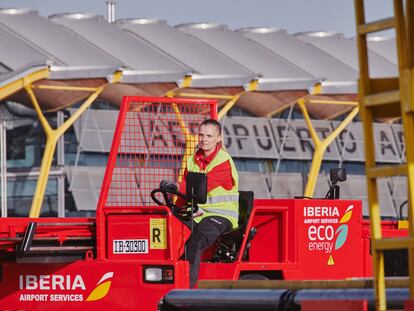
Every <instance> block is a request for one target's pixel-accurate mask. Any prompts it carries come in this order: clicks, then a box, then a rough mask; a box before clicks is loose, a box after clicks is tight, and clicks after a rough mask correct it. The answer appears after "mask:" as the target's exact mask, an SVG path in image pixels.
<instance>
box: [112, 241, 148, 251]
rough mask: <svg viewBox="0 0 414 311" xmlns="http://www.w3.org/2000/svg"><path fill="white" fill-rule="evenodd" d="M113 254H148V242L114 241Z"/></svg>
mask: <svg viewBox="0 0 414 311" xmlns="http://www.w3.org/2000/svg"><path fill="white" fill-rule="evenodd" d="M112 252H113V254H148V240H146V239H139V240H113V251H112Z"/></svg>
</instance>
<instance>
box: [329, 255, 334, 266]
mask: <svg viewBox="0 0 414 311" xmlns="http://www.w3.org/2000/svg"><path fill="white" fill-rule="evenodd" d="M334 265H335V261H334V259H333V257H332V255H329V259H328V266H334Z"/></svg>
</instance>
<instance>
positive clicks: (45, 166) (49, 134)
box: [25, 72, 122, 218]
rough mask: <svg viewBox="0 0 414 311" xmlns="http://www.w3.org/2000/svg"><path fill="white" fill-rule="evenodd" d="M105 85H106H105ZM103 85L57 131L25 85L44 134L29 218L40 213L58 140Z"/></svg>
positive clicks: (114, 81) (115, 80)
mask: <svg viewBox="0 0 414 311" xmlns="http://www.w3.org/2000/svg"><path fill="white" fill-rule="evenodd" d="M121 75H122V74H121V73H120V72H118V73H115V75H114V78H113V80H112V83H116V82H119V81H120V79H121ZM106 85H107V84H106ZM106 85H103V86H101V87H99V88H96V89H95V91H94V92H93V93H92V94H91V95H90V96H89V97H88V99H87V100H86V101H85V102H84V103H83V104H82V105H81V107H80V108H79V109H78V110H77V111H76V112H75V113H74V114H73V115H72V116H71V117H70V118H69V119H67V120H66V121H65V122H64V123H63V124H62V125H61V126H59V127H58V128H57V129H52V127H51V126H50V124H49V123H48V121H47V119H46V117H45V116H44V114H43V112H42V110H41V109H40V105H39V103H38V101H37V98H36V95H35V94H34V92H33V87H32V85H31V83H29V84H27V85H25V89H26V92H27V93H28V94H29V96H30V100H31V101H32V104H33V107H34V109H35V110H36V113H37V115H38V118H39V120H40V123H41V125H42V127H43V129H44V131H45V134H46V146H45V151H44V153H43V158H42V164H41V166H40V172H39V179H38V180H37V184H36V190H35V193H34V197H33V201H32V206H31V209H30V214H29V217H31V218H38V217H39V216H40V211H41V208H42V203H43V198H44V194H45V191H46V185H47V181H48V177H49V172H50V168H51V166H52V162H53V155H54V152H55V149H56V144H57V142H58V140H59V138H60V137H61V136H62V135H63V134H64V133H65V132H66V131H67V130H68V129H69V127H70V126H72V125H73V123H75V121H76V120H77V119H78V118H79V117H80V116H81V115H82V113H83V112H85V110H86V109H87V108H88V107H89V106H90V105H91V104H92V103H93V102H94V101H95V99H96V98H97V97H98V96H99V94H100V93H101V92H102V91H103V90H104V88H105V86H106Z"/></svg>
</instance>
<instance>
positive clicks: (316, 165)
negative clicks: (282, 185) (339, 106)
mask: <svg viewBox="0 0 414 311" xmlns="http://www.w3.org/2000/svg"><path fill="white" fill-rule="evenodd" d="M298 105H299V107H300V109H301V111H302V114H303V117H304V118H305V122H306V125H307V126H308V129H309V133H310V135H311V138H312V141H313V143H314V146H315V151H314V153H313V158H312V164H311V168H310V170H309V175H308V182H307V183H306V187H305V193H304V196H305V197H312V196H313V194H314V192H315V186H316V181H317V179H318V175H319V170H320V168H321V164H322V160H323V156H324V154H325V151H326V149H327V148H328V146H329V145H330V144H331V143H332V142H333V141H334V139H335V138H336V137H337V136H338V135H339V134H340V133H341V132H342V131H343V130H344V128H345V127H347V126H348V124H349V123H351V122H352V120H353V119H354V117H355V116H356V115H357V114H358V111H359V108H358V106H356V107H355V108H354V109H353V110H352V111H351V112H350V113H349V114H348V116H347V117H346V118H345V119H344V120H343V121H342V122H341V123H340V124H339V125H338V126H337V128H336V129H335V130H334V131H333V132H332V133H331V134H329V135H328V137H326V138H325V139H323V140H320V138H319V137H318V134H317V133H316V131H315V128H314V127H313V125H312V122H311V119H310V116H309V113H308V110H307V109H306V105H305V100H304V99H303V98H302V99H300V100H299V101H298Z"/></svg>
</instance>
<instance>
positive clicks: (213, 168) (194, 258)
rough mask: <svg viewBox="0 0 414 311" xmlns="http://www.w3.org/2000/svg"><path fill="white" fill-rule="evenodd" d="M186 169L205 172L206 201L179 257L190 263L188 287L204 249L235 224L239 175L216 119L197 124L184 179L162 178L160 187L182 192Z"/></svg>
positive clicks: (184, 184)
mask: <svg viewBox="0 0 414 311" xmlns="http://www.w3.org/2000/svg"><path fill="white" fill-rule="evenodd" d="M187 171H188V172H196V173H205V174H207V203H206V204H199V205H198V206H199V210H198V211H197V212H196V213H194V215H193V220H192V221H193V231H192V233H191V235H190V237H189V238H188V240H187V242H186V244H185V254H183V257H182V258H184V259H187V260H188V261H189V263H190V288H194V287H195V285H196V283H197V279H198V272H199V269H200V260H201V255H202V253H203V251H204V250H205V249H207V248H208V247H209V246H211V245H212V244H213V243H214V242H215V241H216V240H217V239H218V238H219V237H220V236H221V235H223V234H224V233H226V232H228V231H230V230H231V229H235V228H237V226H238V214H239V203H238V202H239V201H238V199H239V192H238V175H237V170H236V167H235V165H234V162H233V159H232V158H231V156H230V154H229V153H228V152H227V151H225V150H224V149H223V136H222V130H221V125H220V123H219V122H218V121H216V120H213V119H207V120H205V121H203V122H202V123H201V124H200V126H199V133H198V149H197V150H196V152H195V153H194V155H193V156H192V157H190V158H189V160H188V161H187V169H186V172H185V173H184V179H183V182H181V183H179V184H175V183H173V182H170V181H166V180H163V181H161V183H160V188H161V190H178V189H179V190H180V192H184V193H185V189H186V183H185V180H186V173H187Z"/></svg>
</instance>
